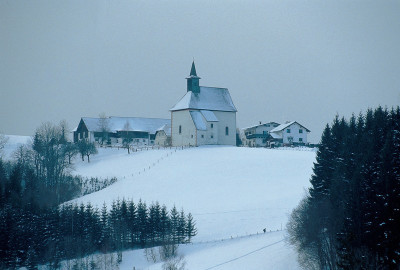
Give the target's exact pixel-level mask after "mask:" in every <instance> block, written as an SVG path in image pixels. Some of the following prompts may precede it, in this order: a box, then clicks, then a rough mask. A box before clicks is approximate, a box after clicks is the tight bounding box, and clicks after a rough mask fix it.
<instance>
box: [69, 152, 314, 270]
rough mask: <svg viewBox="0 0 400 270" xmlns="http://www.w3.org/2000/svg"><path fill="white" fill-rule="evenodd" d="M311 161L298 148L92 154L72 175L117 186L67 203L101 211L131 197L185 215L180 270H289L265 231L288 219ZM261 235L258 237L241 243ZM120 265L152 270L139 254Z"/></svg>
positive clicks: (276, 236) (275, 236) (279, 246)
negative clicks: (193, 232) (188, 235)
mask: <svg viewBox="0 0 400 270" xmlns="http://www.w3.org/2000/svg"><path fill="white" fill-rule="evenodd" d="M314 159H315V152H313V151H304V150H303V151H300V150H299V149H293V150H291V149H290V150H287V149H286V150H274V149H254V148H237V147H215V146H209V147H198V148H189V149H183V150H181V149H179V150H174V149H172V150H171V149H163V150H149V151H142V152H135V153H133V154H130V155H128V154H127V153H126V151H124V150H117V149H99V154H98V155H96V156H94V157H93V159H92V160H91V163H90V164H87V163H83V162H81V161H79V159H77V161H76V168H75V169H76V171H75V173H76V174H80V175H83V176H96V177H112V176H116V177H117V178H118V179H119V180H118V182H117V183H115V184H113V185H112V186H110V187H108V188H106V189H104V190H101V191H99V192H96V193H92V194H89V195H87V196H84V197H82V198H79V199H77V200H75V202H78V203H80V202H89V201H90V202H91V203H92V204H95V205H98V206H101V205H102V204H103V202H106V203H107V204H110V203H111V202H112V200H116V199H118V198H119V199H122V198H127V199H130V198H132V199H133V200H134V201H138V200H139V199H142V200H144V201H146V202H147V203H151V202H154V201H159V202H160V203H161V204H166V205H167V207H172V206H173V205H176V206H177V207H178V208H179V209H180V208H184V210H185V212H191V213H192V214H193V216H194V218H195V220H196V222H197V228H198V232H199V233H198V235H197V236H196V237H195V239H194V244H191V245H186V246H182V247H181V251H182V252H183V253H184V254H185V259H186V261H187V268H188V269H207V267H208V268H209V267H212V266H215V265H218V264H221V263H224V262H229V261H231V260H232V259H234V258H238V257H239V259H237V260H234V261H231V262H229V263H226V264H223V265H221V266H218V267H217V268H216V269H244V266H243V263H246V265H247V264H251V265H247V266H246V267H245V269H260V266H261V265H264V266H265V267H266V269H288V267H289V268H290V269H296V268H298V266H297V263H296V256H295V254H294V252H293V250H292V249H291V248H290V247H288V246H287V245H286V244H285V243H284V241H282V240H283V238H284V232H269V231H276V230H280V229H281V228H283V229H284V227H285V223H286V222H287V218H288V214H289V213H290V211H291V209H293V208H294V207H295V206H296V204H297V203H298V202H299V200H300V199H301V197H302V196H303V194H304V188H306V187H307V186H308V185H309V182H308V180H309V178H310V175H311V172H312V164H313V161H314ZM263 228H266V229H267V233H266V234H265V235H264V234H262V235H255V236H252V237H248V235H250V234H257V233H261V232H262V229H263ZM240 237H242V238H240ZM231 238H232V239H231ZM221 239H225V240H224V241H220V240H221ZM202 242H208V243H202ZM263 247H264V248H263ZM256 250H258V251H257V252H254V253H252V252H253V251H256ZM248 253H250V254H248ZM246 254H247V256H244V257H242V256H243V255H246ZM201 262H202V263H201ZM121 266H122V269H132V266H136V267H137V268H138V267H139V268H140V269H142V267H150V268H149V269H160V265H157V264H156V265H149V263H148V262H146V261H145V260H144V258H143V251H129V252H125V254H124V260H123V262H122V265H121ZM146 269H147V268H146Z"/></svg>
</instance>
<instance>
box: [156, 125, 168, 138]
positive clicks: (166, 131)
mask: <svg viewBox="0 0 400 270" xmlns="http://www.w3.org/2000/svg"><path fill="white" fill-rule="evenodd" d="M159 131H164V132H165V134H166V135H167V136H171V125H170V124H165V125H163V126H162V127H160V128H159V129H157V131H156V133H157V132H159Z"/></svg>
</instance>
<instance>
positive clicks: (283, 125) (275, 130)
mask: <svg viewBox="0 0 400 270" xmlns="http://www.w3.org/2000/svg"><path fill="white" fill-rule="evenodd" d="M295 123H296V124H298V125H299V126H301V127H303V128H304V129H305V130H306V131H307V132H310V130H309V129H308V128H306V127H305V126H303V125H301V124H299V123H298V122H297V121H292V122H289V123H285V124H281V125H279V126H277V127H276V128H274V129H273V130H271V131H270V133H274V132H279V131H282V130H284V129H285V128H287V127H289V126H291V125H293V124H295Z"/></svg>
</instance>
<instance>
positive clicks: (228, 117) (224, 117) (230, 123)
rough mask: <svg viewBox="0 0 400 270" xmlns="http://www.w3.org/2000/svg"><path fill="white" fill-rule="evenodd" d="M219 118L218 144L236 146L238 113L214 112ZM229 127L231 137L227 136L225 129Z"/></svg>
mask: <svg viewBox="0 0 400 270" xmlns="http://www.w3.org/2000/svg"><path fill="white" fill-rule="evenodd" d="M214 114H215V116H216V117H217V118H218V120H219V122H218V144H220V145H236V112H220V111H214ZM226 127H228V129H229V135H226V134H225V128H226Z"/></svg>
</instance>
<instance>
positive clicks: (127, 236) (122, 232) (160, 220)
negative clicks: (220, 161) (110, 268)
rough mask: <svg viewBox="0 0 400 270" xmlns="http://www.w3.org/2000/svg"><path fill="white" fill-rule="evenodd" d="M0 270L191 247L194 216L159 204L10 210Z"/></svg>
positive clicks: (4, 220)
mask: <svg viewBox="0 0 400 270" xmlns="http://www.w3.org/2000/svg"><path fill="white" fill-rule="evenodd" d="M0 216H1V219H0V242H1V243H2V244H1V246H0V262H1V263H0V268H3V269H4V268H14V267H21V266H27V267H29V268H35V266H37V265H38V264H44V263H50V264H51V265H52V266H53V267H54V268H57V267H58V266H59V263H60V261H62V260H66V259H72V258H81V257H84V256H87V255H89V254H93V253H95V252H103V253H108V252H113V251H122V250H124V249H128V248H138V247H140V248H144V247H152V246H156V245H166V244H178V243H187V242H189V241H190V240H191V238H192V237H193V236H195V235H196V228H195V223H194V221H193V218H192V216H191V214H188V215H187V216H186V215H185V213H184V212H183V210H182V211H180V212H178V211H177V209H176V208H175V207H174V208H172V210H171V211H168V210H167V208H166V207H165V206H160V205H159V204H158V203H155V204H152V205H150V206H149V207H147V206H146V203H144V202H142V201H139V203H138V204H137V205H136V204H135V203H134V202H132V201H125V200H122V201H116V202H113V204H112V206H111V209H110V211H108V210H107V207H106V205H104V206H103V208H102V209H101V210H99V209H97V208H95V207H93V206H92V205H91V204H90V203H88V204H86V205H84V204H81V205H79V206H78V205H70V204H69V205H63V206H61V207H59V208H56V209H53V210H50V209H47V210H42V211H24V209H17V208H12V207H10V206H6V207H4V208H2V209H1V210H0Z"/></svg>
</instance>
